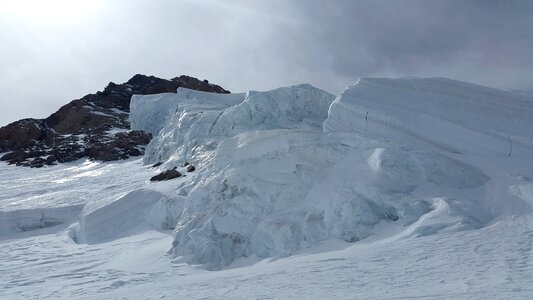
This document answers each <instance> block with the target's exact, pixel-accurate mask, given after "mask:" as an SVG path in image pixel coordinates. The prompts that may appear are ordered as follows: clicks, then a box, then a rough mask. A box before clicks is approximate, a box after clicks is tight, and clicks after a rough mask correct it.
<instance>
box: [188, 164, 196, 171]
mask: <svg viewBox="0 0 533 300" xmlns="http://www.w3.org/2000/svg"><path fill="white" fill-rule="evenodd" d="M195 170H196V168H195V167H194V166H193V165H189V166H188V167H187V172H189V173H190V172H194V171H195Z"/></svg>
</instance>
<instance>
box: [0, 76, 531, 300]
mask: <svg viewBox="0 0 533 300" xmlns="http://www.w3.org/2000/svg"><path fill="white" fill-rule="evenodd" d="M131 105H132V107H131V114H132V115H131V118H132V124H133V126H134V129H140V130H146V131H149V132H151V133H152V134H154V139H153V140H152V142H151V143H150V145H149V147H148V149H149V151H147V154H146V156H145V158H144V159H143V160H142V162H141V161H140V160H129V161H125V162H119V163H101V164H100V163H90V162H76V163H71V164H67V165H63V166H54V167H50V168H45V169H41V170H35V169H25V168H24V169H20V168H16V167H13V166H7V165H5V164H3V163H2V164H0V222H1V223H0V224H1V225H2V227H1V228H2V230H1V231H0V249H2V251H0V298H6V299H17V298H54V299H57V298H64V299H69V298H77V299H78V298H79V299H124V298H126V299H128V298H136V299H153V298H186V299H206V298H207V299H221V298H226V299H228V298H230V299H250V298H256V299H279V298H282V299H301V298H307V299H313V298H316V299H324V298H329V299H354V298H363V299H368V298H372V299H376V298H422V299H426V298H429V299H450V298H453V299H457V298H459V299H465V298H468V299H486V298H491V299H530V298H531V297H532V296H533V290H532V289H531V284H532V283H533V276H532V274H533V258H532V253H533V251H532V244H533V235H532V234H531V228H532V227H533V213H532V209H531V208H532V205H533V179H532V178H533V155H531V154H533V150H532V149H531V137H532V134H531V132H533V126H532V124H531V121H530V120H531V115H532V114H531V113H530V112H531V110H532V109H533V101H532V100H531V98H527V97H524V96H519V95H516V94H515V93H510V92H504V91H499V90H494V89H490V88H485V87H480V86H477V85H472V84H467V83H462V82H456V81H452V80H448V79H362V80H360V81H359V82H358V83H357V84H356V85H354V86H352V87H349V88H348V89H347V90H346V91H345V92H344V93H343V94H341V95H340V96H338V97H337V98H336V99H335V100H334V97H333V96H331V95H329V94H327V93H326V92H323V91H321V90H319V89H316V88H314V87H312V86H309V85H299V86H293V87H285V88H280V89H276V90H273V91H266V92H249V93H246V94H236V95H218V94H217V95H214V94H206V93H201V92H195V91H189V90H186V89H178V93H177V94H161V95H150V96H138V97H137V96H136V97H134V99H133V100H132V104H131ZM367 112H368V113H367ZM509 140H511V142H509ZM511 144H512V149H511ZM509 152H511V155H510V156H509ZM158 161H162V162H164V164H163V165H162V166H160V167H157V168H153V167H151V164H152V163H154V162H158ZM185 161H188V162H191V163H193V164H194V165H195V166H196V171H195V172H193V173H187V172H186V170H185V168H184V167H183V166H182V164H183V162H185ZM172 167H178V170H179V171H180V172H182V173H183V174H186V176H185V177H180V178H178V179H175V180H171V181H168V182H158V183H150V182H149V181H148V179H149V178H150V177H151V176H153V175H154V174H157V173H159V172H161V171H162V170H164V169H167V168H172ZM4 249H5V250H4ZM206 269H209V270H219V271H217V272H210V271H207V270H206Z"/></svg>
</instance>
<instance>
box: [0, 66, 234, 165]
mask: <svg viewBox="0 0 533 300" xmlns="http://www.w3.org/2000/svg"><path fill="white" fill-rule="evenodd" d="M180 87H182V88H189V89H193V90H198V91H205V92H211V93H229V91H227V90H225V89H223V88H222V87H220V86H219V85H215V84H211V83H209V82H208V81H207V80H199V79H197V78H194V77H190V76H186V75H181V76H179V77H174V78H172V79H170V80H167V79H162V78H158V77H155V76H146V75H141V74H136V75H135V76H133V77H132V78H131V79H129V80H128V81H127V82H125V83H122V84H116V83H114V82H110V83H109V84H108V85H107V86H106V87H105V88H104V90H103V91H98V92H96V93H94V94H88V95H85V96H83V97H82V98H80V99H76V100H72V101H70V102H69V103H67V104H65V105H63V106H62V107H61V108H59V109H58V110H57V111H56V112H55V113H53V114H51V115H50V116H49V117H47V118H44V119H33V118H26V119H21V120H19V121H15V122H13V123H10V124H8V125H6V126H4V127H1V128H0V153H1V152H8V153H5V154H4V155H3V156H2V157H1V158H0V160H2V161H6V162H7V163H9V164H15V165H17V166H29V167H43V166H45V165H54V164H56V163H63V162H69V161H74V160H77V159H80V158H84V157H85V158H89V159H92V160H101V161H111V160H119V159H126V158H128V157H130V156H139V155H142V154H143V153H144V147H145V146H146V145H147V144H148V142H149V141H150V139H151V135H150V134H148V133H145V132H142V131H132V130H130V123H129V103H130V100H131V97H132V96H133V95H134V94H139V95H151V94H159V93H165V92H168V93H175V92H176V90H177V89H178V88H180Z"/></svg>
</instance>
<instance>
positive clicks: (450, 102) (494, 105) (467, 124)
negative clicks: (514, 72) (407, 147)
mask: <svg viewBox="0 0 533 300" xmlns="http://www.w3.org/2000/svg"><path fill="white" fill-rule="evenodd" d="M531 116H533V98H531V97H525V96H521V95H517V94H515V93H510V92H506V91H502V90H497V89H492V88H488V87H482V86H478V85H474V84H470V83H465V82H459V81H455V80H450V79H445V78H424V79H422V78H402V79H386V78H363V79H361V80H359V81H358V83H357V84H356V85H354V86H352V87H349V88H348V89H346V90H345V91H344V92H343V93H342V94H341V95H340V96H339V97H337V99H336V100H335V102H334V103H333V105H332V106H331V108H330V112H329V117H328V119H327V120H326V122H324V130H325V131H326V132H338V131H347V132H353V131H354V130H355V131H359V132H366V133H368V134H370V135H373V136H378V137H382V138H386V139H393V140H396V141H399V142H401V143H405V144H413V143H415V144H419V145H420V143H423V144H425V145H433V146H437V147H439V148H443V149H446V150H447V151H449V152H452V153H467V152H471V153H477V154H494V153H496V154H499V155H510V154H511V155H530V153H531V151H532V150H533V131H532V130H531V128H533V118H532V117H531Z"/></svg>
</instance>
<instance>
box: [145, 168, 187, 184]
mask: <svg viewBox="0 0 533 300" xmlns="http://www.w3.org/2000/svg"><path fill="white" fill-rule="evenodd" d="M180 176H181V173H180V172H178V171H177V170H176V169H172V170H167V171H165V172H163V173H161V174H159V175H156V176H154V177H152V178H150V181H163V180H171V179H174V178H178V177H180Z"/></svg>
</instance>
